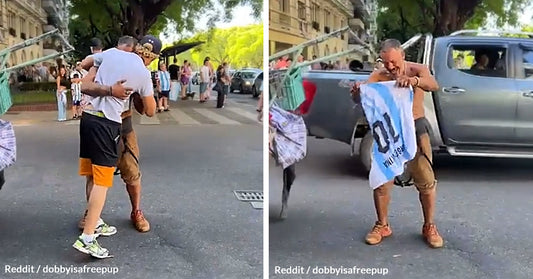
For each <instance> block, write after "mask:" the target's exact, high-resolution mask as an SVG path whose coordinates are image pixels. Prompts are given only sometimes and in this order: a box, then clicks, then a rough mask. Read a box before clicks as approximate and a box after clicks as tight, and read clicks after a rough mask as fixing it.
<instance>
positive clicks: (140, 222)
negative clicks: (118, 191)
mask: <svg viewBox="0 0 533 279" xmlns="http://www.w3.org/2000/svg"><path fill="white" fill-rule="evenodd" d="M131 222H132V223H133V226H134V227H135V229H136V230H137V231H139V232H147V231H149V230H150V223H148V221H147V220H146V218H144V214H143V212H142V211H141V210H136V211H133V212H131Z"/></svg>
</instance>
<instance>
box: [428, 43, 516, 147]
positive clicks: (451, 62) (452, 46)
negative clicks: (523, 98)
mask: <svg viewBox="0 0 533 279" xmlns="http://www.w3.org/2000/svg"><path fill="white" fill-rule="evenodd" d="M508 50H509V46H508V45H507V43H505V42H493V41H487V40H486V39H485V40H482V39H480V40H477V41H475V40H471V39H469V40H468V41H467V40H465V39H463V38H461V37H445V38H439V39H437V41H436V45H435V56H434V61H433V68H434V69H435V77H436V79H437V82H438V83H439V90H438V92H436V94H434V97H435V105H436V109H437V117H438V120H439V124H440V129H441V133H442V137H443V140H444V142H445V143H446V145H448V146H459V145H483V144H506V143H510V142H513V141H514V140H515V131H514V126H515V115H516V104H517V100H518V93H517V91H516V87H515V84H514V81H513V79H512V78H510V74H509V72H510V71H509V69H510V68H509V63H510V60H509V59H506V57H507V53H508ZM497 66H498V67H499V68H498V67H497Z"/></svg>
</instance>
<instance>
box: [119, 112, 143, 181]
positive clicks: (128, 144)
mask: <svg viewBox="0 0 533 279" xmlns="http://www.w3.org/2000/svg"><path fill="white" fill-rule="evenodd" d="M128 112H129V116H128ZM122 117H123V119H122V132H121V136H120V143H119V159H118V164H117V168H118V169H119V170H120V176H121V178H122V180H123V181H124V183H126V184H129V185H140V182H141V171H140V169H139V145H138V144H137V136H136V135H135V131H134V130H133V126H132V123H131V111H127V112H124V113H123V115H122Z"/></svg>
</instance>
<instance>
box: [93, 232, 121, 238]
mask: <svg viewBox="0 0 533 279" xmlns="http://www.w3.org/2000/svg"><path fill="white" fill-rule="evenodd" d="M117 232H118V231H115V232H113V233H96V232H95V235H96V237H99V236H112V235H115V234H116V233H117Z"/></svg>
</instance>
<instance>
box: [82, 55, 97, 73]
mask: <svg viewBox="0 0 533 279" xmlns="http://www.w3.org/2000/svg"><path fill="white" fill-rule="evenodd" d="M93 66H94V58H93V57H92V56H88V57H86V58H85V59H83V61H81V67H82V68H83V69H84V70H86V71H88V70H89V69H91V67H93Z"/></svg>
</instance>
